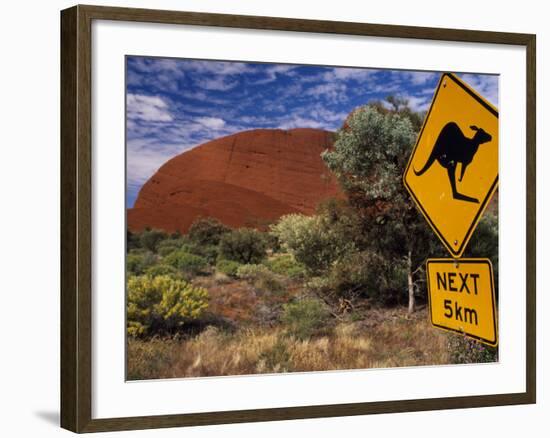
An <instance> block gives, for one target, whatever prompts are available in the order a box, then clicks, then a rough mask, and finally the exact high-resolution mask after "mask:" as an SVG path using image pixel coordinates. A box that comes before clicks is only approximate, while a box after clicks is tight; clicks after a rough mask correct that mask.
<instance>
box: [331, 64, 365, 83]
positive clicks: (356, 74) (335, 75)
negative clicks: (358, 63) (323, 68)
mask: <svg viewBox="0 0 550 438" xmlns="http://www.w3.org/2000/svg"><path fill="white" fill-rule="evenodd" d="M375 73H376V70H369V69H364V68H342V67H338V68H332V69H330V70H328V71H327V72H325V73H324V74H323V79H324V80H325V81H335V80H340V81H347V80H355V81H367V80H369V79H371V78H372V76H373V75H374V74H375Z"/></svg>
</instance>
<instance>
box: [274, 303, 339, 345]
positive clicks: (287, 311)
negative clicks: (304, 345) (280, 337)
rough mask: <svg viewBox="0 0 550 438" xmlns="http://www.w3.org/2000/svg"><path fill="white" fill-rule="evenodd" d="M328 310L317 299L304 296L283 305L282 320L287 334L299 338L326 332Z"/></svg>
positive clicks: (307, 337)
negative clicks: (301, 298)
mask: <svg viewBox="0 0 550 438" xmlns="http://www.w3.org/2000/svg"><path fill="white" fill-rule="evenodd" d="M329 316H330V314H329V311H328V309H327V308H326V305H325V304H324V303H322V302H321V301H319V300H316V299H312V298H306V299H303V300H299V301H296V302H294V303H288V304H285V305H284V306H283V314H282V317H281V320H282V321H283V323H284V325H285V327H286V330H287V334H288V335H290V336H294V337H296V338H298V339H300V340H302V341H303V340H306V339H309V338H311V337H312V336H315V335H319V334H321V333H326V332H327V325H328V319H329Z"/></svg>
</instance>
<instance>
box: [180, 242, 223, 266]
mask: <svg viewBox="0 0 550 438" xmlns="http://www.w3.org/2000/svg"><path fill="white" fill-rule="evenodd" d="M185 248H186V250H187V251H188V252H190V253H191V254H195V255H198V256H201V257H203V258H204V259H206V261H207V262H208V263H209V264H210V265H215V264H216V260H217V259H218V255H219V249H218V246H216V245H200V244H198V243H191V244H189V245H186V246H185Z"/></svg>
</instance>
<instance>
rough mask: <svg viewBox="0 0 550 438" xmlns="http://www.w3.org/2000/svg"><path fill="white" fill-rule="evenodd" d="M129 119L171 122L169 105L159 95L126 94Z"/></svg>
mask: <svg viewBox="0 0 550 438" xmlns="http://www.w3.org/2000/svg"><path fill="white" fill-rule="evenodd" d="M126 104H127V114H128V119H131V120H144V121H147V122H171V121H172V120H173V118H172V116H171V115H170V112H169V111H168V105H167V104H166V102H165V101H164V100H162V99H161V98H160V97H158V96H144V95H141V94H132V93H128V95H127V96H126Z"/></svg>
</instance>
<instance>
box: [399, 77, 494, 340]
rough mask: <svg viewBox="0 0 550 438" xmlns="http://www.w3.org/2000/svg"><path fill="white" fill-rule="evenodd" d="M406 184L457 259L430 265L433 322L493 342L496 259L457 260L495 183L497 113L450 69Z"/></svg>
mask: <svg viewBox="0 0 550 438" xmlns="http://www.w3.org/2000/svg"><path fill="white" fill-rule="evenodd" d="M403 183H404V184H405V187H406V188H407V190H408V192H409V193H410V195H411V197H412V198H413V200H414V202H415V204H416V205H417V207H418V209H419V210H420V211H421V212H422V214H423V215H424V217H425V218H426V220H427V221H428V223H429V224H430V226H431V227H432V229H433V231H434V232H435V234H436V235H437V236H438V237H439V239H440V240H441V242H442V243H443V245H444V246H445V248H447V250H448V251H449V253H450V254H451V256H452V257H453V258H451V259H429V260H428V261H427V263H426V273H427V277H428V278H427V284H428V297H429V301H430V318H431V322H432V325H433V326H434V327H437V328H440V329H443V330H448V331H453V332H457V333H462V334H464V335H466V336H469V337H471V338H473V339H476V340H478V341H480V342H483V343H485V344H487V345H490V346H496V345H497V344H498V331H497V312H496V297H495V287H494V280H493V267H492V265H491V262H490V261H489V259H462V258H460V257H462V254H463V253H464V250H465V249H466V246H467V245H468V242H469V240H470V238H471V237H472V234H473V232H474V230H475V228H476V226H477V224H478V222H479V220H480V219H481V216H482V215H483V212H484V211H485V209H486V208H487V205H488V204H489V201H490V200H491V198H492V196H493V194H494V193H495V191H496V189H497V186H498V111H497V109H496V108H495V107H494V106H493V105H491V104H490V103H489V102H487V101H486V100H485V99H484V98H483V97H482V96H480V95H479V94H478V93H477V92H476V91H475V90H474V89H473V88H471V87H470V86H468V85H467V84H466V83H465V82H463V81H462V80H461V79H460V78H458V77H457V76H455V75H453V74H450V73H445V74H443V75H441V79H440V80H439V85H438V86H437V90H436V92H435V94H434V97H433V100H432V104H431V106H430V109H429V111H428V114H427V115H426V119H425V120H424V125H423V126H422V129H421V131H420V134H419V136H418V139H417V142H416V145H415V147H414V149H413V152H412V154H411V157H410V159H409V162H408V164H407V168H406V170H405V173H404V175H403Z"/></svg>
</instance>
